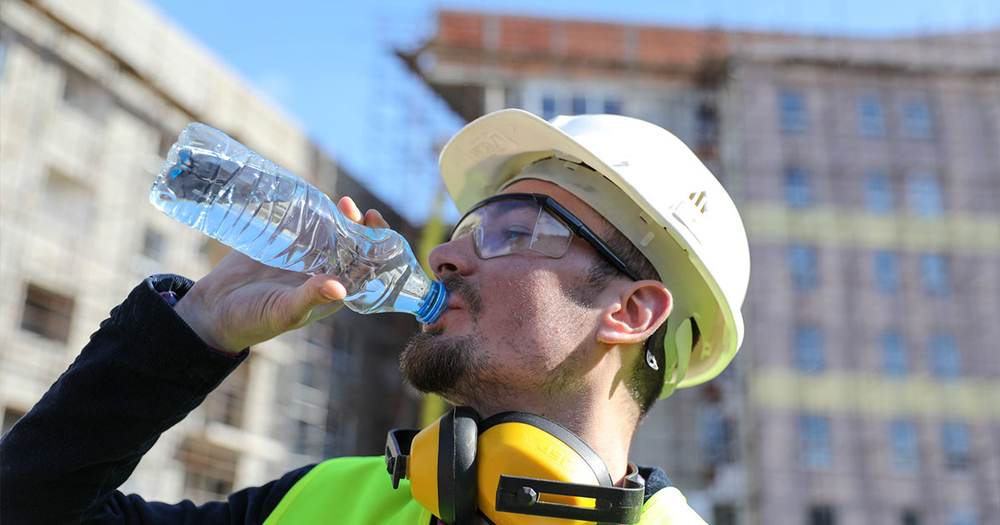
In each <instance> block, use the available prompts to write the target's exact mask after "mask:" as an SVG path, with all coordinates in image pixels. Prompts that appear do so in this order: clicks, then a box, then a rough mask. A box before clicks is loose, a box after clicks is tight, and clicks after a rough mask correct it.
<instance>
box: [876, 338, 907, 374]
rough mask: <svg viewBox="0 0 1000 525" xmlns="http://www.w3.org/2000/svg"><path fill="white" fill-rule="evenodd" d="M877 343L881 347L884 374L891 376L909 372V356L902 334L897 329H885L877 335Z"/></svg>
mask: <svg viewBox="0 0 1000 525" xmlns="http://www.w3.org/2000/svg"><path fill="white" fill-rule="evenodd" d="M879 343H880V346H881V347H882V369H883V370H884V371H885V374H886V375H888V376H893V377H902V376H905V375H907V374H909V373H910V363H909V356H908V355H907V352H906V341H905V340H904V339H903V334H901V333H899V331H898V330H886V331H885V332H882V335H881V336H880V337H879Z"/></svg>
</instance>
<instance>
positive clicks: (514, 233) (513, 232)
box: [503, 225, 531, 241]
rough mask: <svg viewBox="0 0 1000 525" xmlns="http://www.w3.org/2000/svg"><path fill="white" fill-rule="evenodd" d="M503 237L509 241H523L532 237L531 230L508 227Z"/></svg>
mask: <svg viewBox="0 0 1000 525" xmlns="http://www.w3.org/2000/svg"><path fill="white" fill-rule="evenodd" d="M503 237H504V239H505V240H508V241H514V240H518V239H523V238H525V237H531V230H530V229H528V228H525V227H524V226H517V225H513V226H508V227H506V228H504V230H503Z"/></svg>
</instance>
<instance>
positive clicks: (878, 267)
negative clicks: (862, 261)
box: [872, 251, 900, 293]
mask: <svg viewBox="0 0 1000 525" xmlns="http://www.w3.org/2000/svg"><path fill="white" fill-rule="evenodd" d="M872 259H873V263H874V266H875V288H877V289H878V291H880V292H885V293H896V292H898V291H899V281H900V277H899V254H898V253H893V252H881V251H880V252H875V253H874V254H873V256H872Z"/></svg>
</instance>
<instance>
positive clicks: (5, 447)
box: [0, 275, 307, 525]
mask: <svg viewBox="0 0 1000 525" xmlns="http://www.w3.org/2000/svg"><path fill="white" fill-rule="evenodd" d="M191 285H192V282H191V281H189V280H187V279H184V278H181V277H177V276H170V275H161V276H154V277H151V278H149V279H147V280H146V281H144V282H143V283H142V284H140V285H139V286H138V287H136V288H135V289H134V290H132V292H131V294H129V296H128V298H127V299H126V300H125V302H123V303H122V304H121V305H119V306H118V307H116V308H115V309H113V310H112V311H111V316H110V318H109V319H107V320H106V321H104V322H103V323H101V327H100V329H99V330H98V331H97V332H96V333H94V334H93V335H92V336H91V338H90V342H89V343H88V344H87V345H86V346H85V347H84V349H83V351H82V352H81V353H80V355H79V356H78V357H77V358H76V360H75V361H74V362H73V364H72V365H70V367H69V369H67V370H66V372H64V373H63V374H62V376H60V377H59V379H58V380H57V381H56V382H55V384H53V385H52V387H51V388H50V389H49V391H48V392H47V393H46V394H45V395H44V396H43V397H42V399H41V400H40V401H39V402H38V403H37V404H36V405H35V407H34V408H32V410H31V411H30V412H28V414H26V415H25V416H24V417H23V418H21V420H20V421H18V423H17V424H16V425H14V428H12V429H11V431H10V432H8V434H7V435H6V436H4V438H3V440H2V441H0V521H2V522H3V523H4V525H20V524H41V523H45V524H58V523H80V522H83V521H84V520H86V519H87V518H89V517H93V519H95V520H97V521H98V522H101V523H161V522H169V523H207V522H212V523H229V522H234V523H236V522H238V523H245V522H251V523H252V522H254V521H258V522H259V521H263V519H264V518H266V516H267V514H266V513H268V512H270V510H271V509H273V508H274V505H275V504H276V503H277V500H278V499H280V497H281V495H283V494H284V492H285V491H287V489H288V488H290V487H291V485H292V484H294V481H297V480H298V478H299V477H301V476H302V474H303V473H299V472H298V471H296V472H293V473H290V474H289V475H288V476H286V477H284V478H282V479H281V480H278V481H276V482H274V483H272V484H270V485H267V486H265V487H260V488H258V489H250V490H248V491H241V492H239V493H236V494H234V495H233V496H232V497H231V498H230V500H229V502H228V503H223V502H220V503H213V504H208V505H204V506H202V507H198V508H195V507H194V506H193V505H192V504H190V502H185V503H180V504H177V505H174V506H167V505H163V504H156V503H147V502H144V501H143V500H142V499H141V498H138V497H136V496H124V495H122V494H121V493H119V492H117V491H116V489H117V487H118V486H119V485H121V484H122V483H123V482H124V481H125V480H126V479H127V478H128V477H129V475H130V474H131V473H132V471H133V470H134V469H135V466H136V464H137V463H138V462H139V459H140V458H141V457H142V455H143V454H145V453H146V451H148V450H149V449H150V447H152V446H153V444H154V443H155V442H156V440H157V439H158V438H159V436H160V434H161V433H163V432H164V431H165V430H167V429H168V428H170V427H171V426H173V425H174V424H175V423H177V422H178V421H180V420H181V419H183V418H184V417H185V416H186V415H187V414H188V412H190V411H191V410H193V409H194V408H195V407H197V406H198V405H199V404H200V403H201V402H202V401H203V400H204V399H205V397H206V396H207V395H208V394H209V392H211V391H212V390H213V389H214V388H215V387H216V386H218V384H219V383H220V382H222V380H223V379H224V378H225V377H226V376H227V375H228V374H229V373H230V372H231V371H232V370H233V369H235V368H236V366H237V365H239V363H240V362H242V361H243V360H244V359H245V358H246V356H247V351H244V352H242V353H241V354H239V355H237V356H230V355H227V354H224V353H221V352H218V351H215V350H213V349H211V348H210V347H208V346H207V345H206V344H205V343H204V342H203V341H202V340H201V339H200V338H199V337H198V336H197V335H196V334H195V333H194V332H193V331H192V330H191V329H190V328H189V327H188V326H187V324H186V323H184V321H183V320H181V318H180V317H179V316H177V314H176V313H175V312H174V310H173V308H172V307H171V306H169V305H168V304H167V302H166V301H165V300H163V298H162V297H160V295H159V292H163V291H168V290H171V291H174V292H176V293H177V294H178V295H183V294H184V292H186V291H187V290H188V289H189V288H190V287H191ZM306 470H307V469H306ZM286 478H287V479H286ZM252 513H264V514H262V515H259V514H258V515H255V516H251V515H249V514H252Z"/></svg>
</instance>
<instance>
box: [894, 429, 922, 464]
mask: <svg viewBox="0 0 1000 525" xmlns="http://www.w3.org/2000/svg"><path fill="white" fill-rule="evenodd" d="M889 443H890V445H891V446H892V468H893V469H894V470H895V471H896V472H898V473H901V474H913V473H915V472H916V471H917V461H919V458H920V456H919V450H918V445H917V426H916V425H915V424H914V423H913V422H911V421H893V422H892V423H890V424H889Z"/></svg>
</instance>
